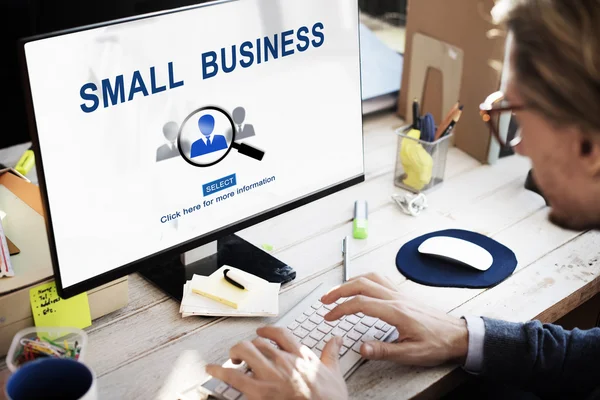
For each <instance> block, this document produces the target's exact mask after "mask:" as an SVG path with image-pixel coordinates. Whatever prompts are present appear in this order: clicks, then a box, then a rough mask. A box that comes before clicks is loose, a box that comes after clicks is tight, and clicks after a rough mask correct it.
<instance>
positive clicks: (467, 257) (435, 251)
mask: <svg viewBox="0 0 600 400" xmlns="http://www.w3.org/2000/svg"><path fill="white" fill-rule="evenodd" d="M419 253H421V254H426V255H430V256H433V257H439V258H442V259H445V260H448V261H451V262H455V263H457V264H460V265H464V266H467V267H470V268H474V269H476V270H478V271H487V270H488V269H489V268H490V267H491V266H492V263H493V262H494V258H493V257H492V255H491V254H490V252H489V251H487V250H486V249H484V248H483V247H480V246H478V245H476V244H474V243H471V242H469V241H467V240H463V239H458V238H455V237H451V236H434V237H431V238H429V239H426V240H425V241H424V242H423V243H421V245H420V246H419Z"/></svg>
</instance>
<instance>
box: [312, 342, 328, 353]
mask: <svg viewBox="0 0 600 400" xmlns="http://www.w3.org/2000/svg"><path fill="white" fill-rule="evenodd" d="M325 345H326V343H325V342H323V341H321V342H319V344H317V347H315V348H316V349H317V350H321V351H323V349H324V348H325Z"/></svg>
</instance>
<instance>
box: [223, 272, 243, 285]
mask: <svg viewBox="0 0 600 400" xmlns="http://www.w3.org/2000/svg"><path fill="white" fill-rule="evenodd" d="M228 272H231V271H230V270H229V269H226V270H223V276H224V277H225V280H226V281H227V282H229V283H231V284H232V285H233V286H235V287H237V288H239V289H242V290H244V289H246V287H245V286H244V285H242V284H241V283H240V282H238V281H239V279H238V280H237V281H236V280H234V279H232V278H231V277H229V276H227V273H228ZM234 275H235V274H234Z"/></svg>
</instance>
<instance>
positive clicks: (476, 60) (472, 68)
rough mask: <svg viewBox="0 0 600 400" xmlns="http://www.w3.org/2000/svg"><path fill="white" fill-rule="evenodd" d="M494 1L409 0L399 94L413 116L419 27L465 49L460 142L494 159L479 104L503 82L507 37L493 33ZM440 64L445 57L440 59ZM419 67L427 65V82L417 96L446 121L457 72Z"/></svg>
mask: <svg viewBox="0 0 600 400" xmlns="http://www.w3.org/2000/svg"><path fill="white" fill-rule="evenodd" d="M493 6H494V0H481V1H473V0H453V1H448V0H409V2H408V11H407V24H406V51H405V54H404V71H403V75H402V85H401V87H402V90H401V91H400V96H399V99H398V115H399V116H400V117H402V118H404V119H405V120H407V121H409V120H411V119H412V117H411V115H410V114H411V113H410V112H407V110H409V109H410V105H411V102H412V100H413V99H412V98H409V97H408V96H409V94H408V93H409V92H411V93H412V92H414V91H412V90H411V87H410V85H411V77H412V76H414V75H415V74H414V71H411V65H415V63H413V60H412V58H413V54H414V48H413V47H414V46H413V44H414V37H415V33H421V34H423V35H426V36H428V37H430V38H432V39H436V40H438V41H440V42H443V43H445V44H447V45H449V46H454V47H455V48H457V49H460V51H461V52H462V55H463V62H462V65H463V66H462V74H461V79H460V81H461V84H460V91H459V94H458V99H455V100H460V102H461V103H462V104H464V110H463V114H462V116H461V119H460V122H459V123H458V124H457V125H456V128H455V130H454V135H455V141H454V144H455V145H456V147H458V148H460V149H461V150H463V151H465V152H466V153H467V154H469V155H471V156H472V157H474V158H476V159H477V160H479V161H480V162H484V163H485V162H488V161H489V157H488V153H489V151H490V144H491V137H490V135H489V130H488V128H487V127H486V125H485V123H484V122H483V121H482V120H481V116H480V115H479V104H480V103H481V102H482V101H483V100H484V99H485V98H486V97H487V96H488V95H489V94H491V93H493V92H494V91H496V90H499V88H500V83H501V78H502V63H503V61H504V56H505V42H506V40H505V38H504V37H497V38H491V37H490V35H489V33H490V32H491V31H492V30H495V29H496V30H497V29H498V28H499V27H498V26H496V25H494V24H493V23H492V21H491V14H490V12H491V10H492V7H493ZM432 10H435V12H432ZM416 64H417V65H419V63H416ZM436 64H438V65H443V64H444V63H443V60H440V62H436ZM419 68H427V72H426V74H427V77H426V79H425V85H424V87H419V88H417V92H418V93H421V96H417V98H419V97H420V100H421V102H422V112H423V113H426V112H431V113H432V114H433V116H434V118H435V120H436V121H440V120H442V119H443V117H444V115H445V114H446V112H447V111H448V110H449V108H448V107H447V105H446V106H443V105H442V99H443V97H444V93H443V89H442V88H443V87H444V79H454V78H453V77H452V76H444V74H443V71H441V70H440V69H439V68H436V67H435V66H431V67H429V66H426V65H420V66H419ZM421 72H422V71H421ZM418 80H419V81H421V79H418ZM446 86H447V87H448V86H450V87H451V85H448V84H446Z"/></svg>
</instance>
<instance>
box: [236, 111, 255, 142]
mask: <svg viewBox="0 0 600 400" xmlns="http://www.w3.org/2000/svg"><path fill="white" fill-rule="evenodd" d="M232 117H233V122H235V124H236V125H237V133H236V135H235V140H242V139H247V138H249V137H252V136H255V135H256V133H254V126H252V125H250V124H245V125H244V120H245V119H246V110H245V109H244V107H237V108H236V109H235V110H233V116H232Z"/></svg>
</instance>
